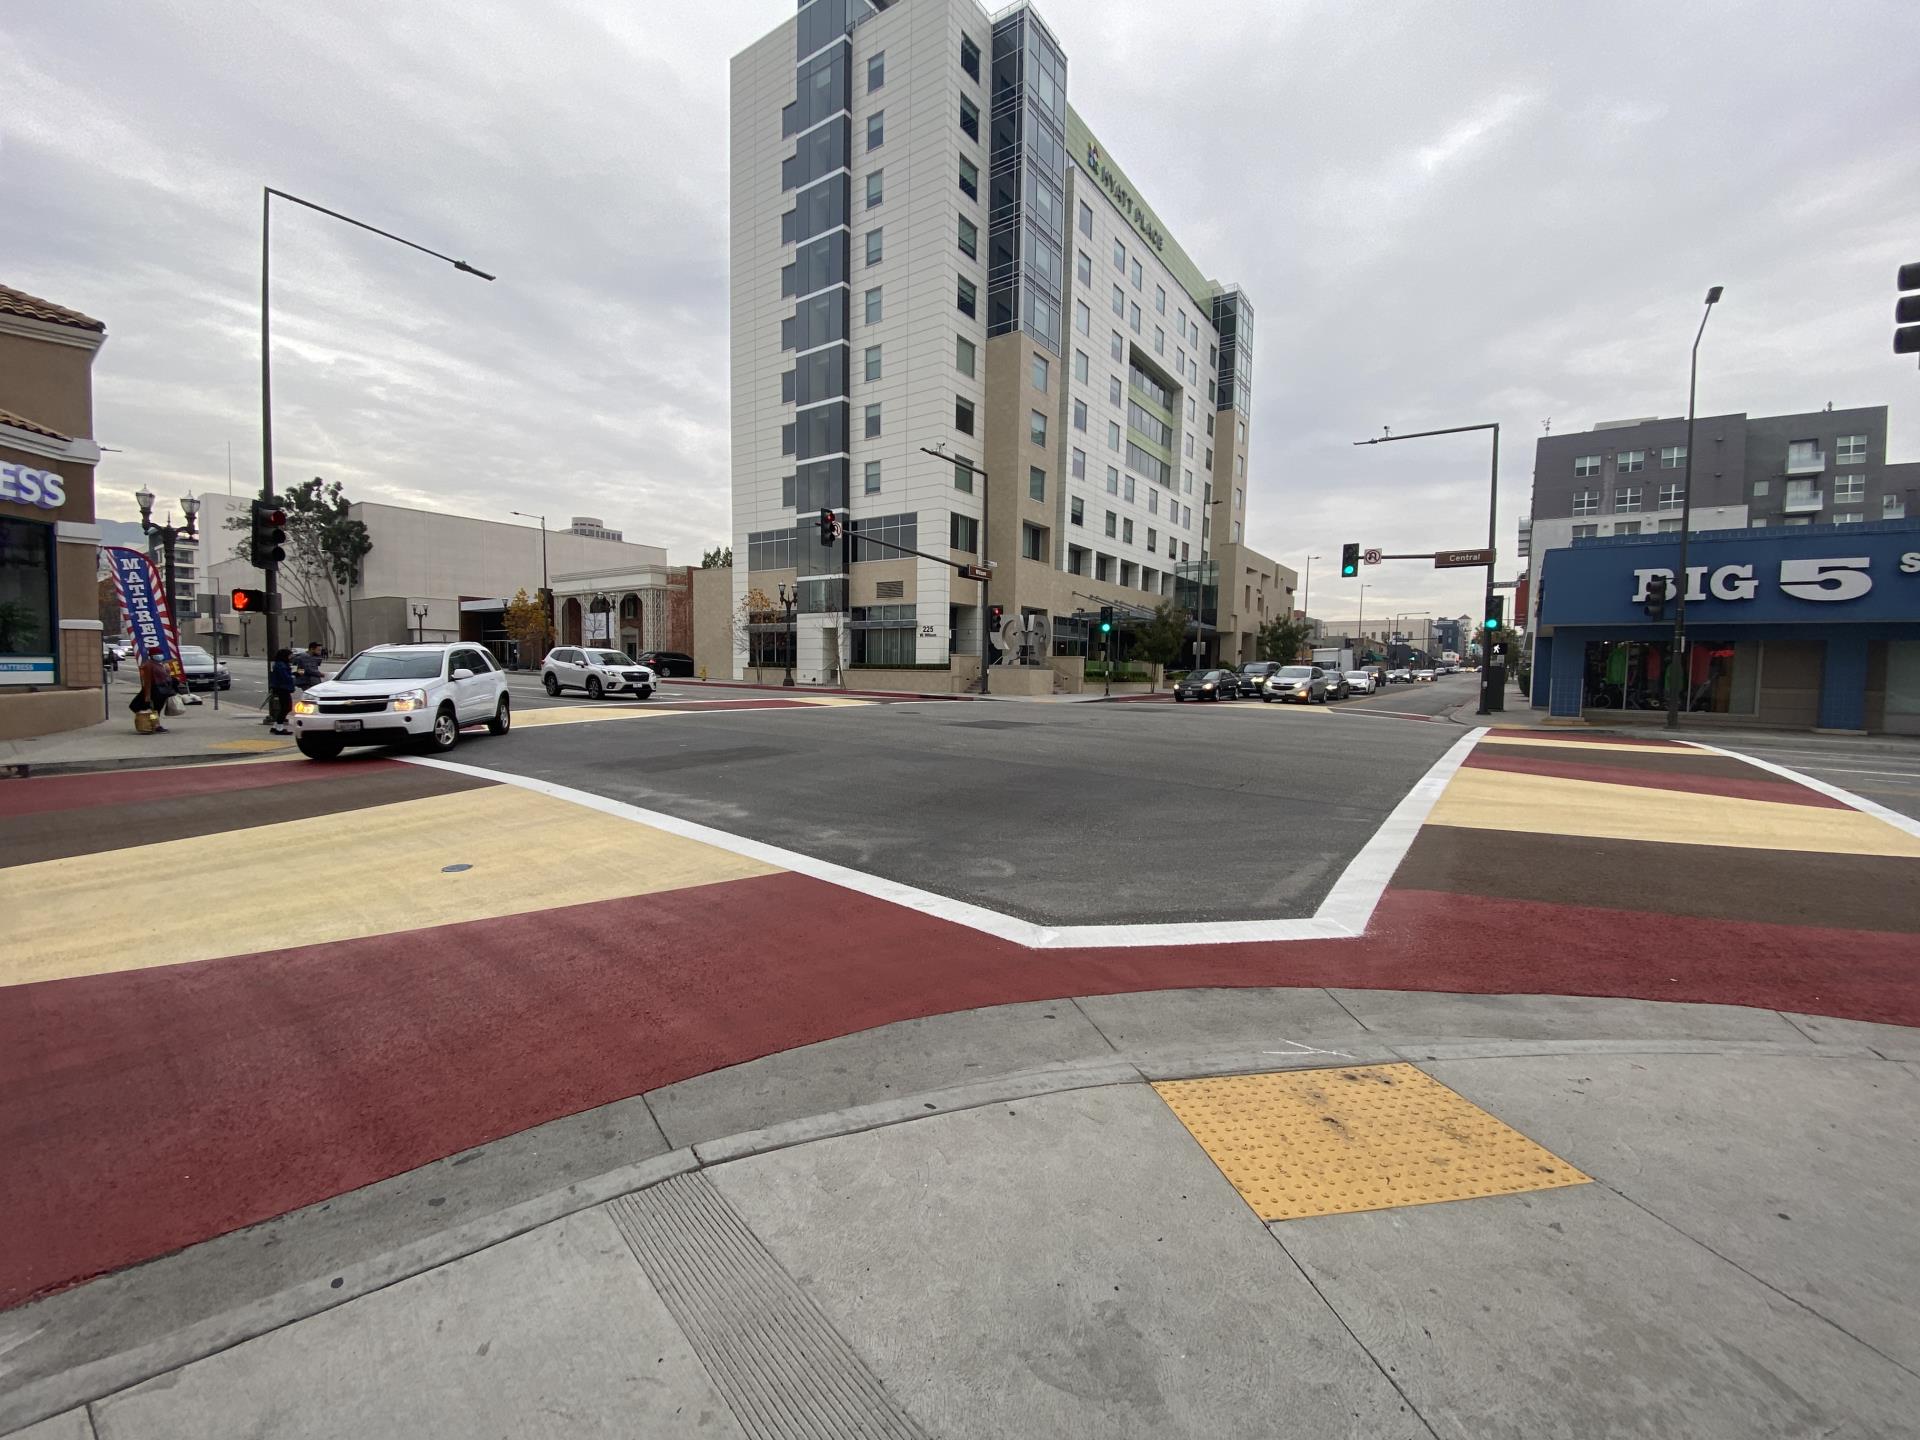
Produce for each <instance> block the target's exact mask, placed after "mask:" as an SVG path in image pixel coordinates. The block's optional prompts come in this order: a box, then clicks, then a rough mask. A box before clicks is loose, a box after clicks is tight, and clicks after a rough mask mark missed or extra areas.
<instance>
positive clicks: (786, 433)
mask: <svg viewBox="0 0 1920 1440" xmlns="http://www.w3.org/2000/svg"><path fill="white" fill-rule="evenodd" d="M793 432H794V427H793V426H791V425H782V426H781V427H780V453H781V454H782V455H791V454H793Z"/></svg>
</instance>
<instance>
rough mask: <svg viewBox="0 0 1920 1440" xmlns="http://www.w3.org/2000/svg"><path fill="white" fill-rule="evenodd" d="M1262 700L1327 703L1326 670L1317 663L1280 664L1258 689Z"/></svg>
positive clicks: (1314, 703) (1305, 703)
mask: <svg viewBox="0 0 1920 1440" xmlns="http://www.w3.org/2000/svg"><path fill="white" fill-rule="evenodd" d="M1260 698H1261V699H1262V700H1268V701H1271V700H1278V701H1280V702H1281V703H1282V704H1292V703H1293V702H1294V701H1295V700H1298V701H1300V702H1301V703H1302V704H1304V705H1324V704H1326V703H1327V672H1326V671H1325V670H1322V669H1321V668H1320V667H1319V666H1318V665H1282V666H1281V667H1280V669H1279V670H1278V671H1276V672H1275V673H1274V674H1273V675H1272V676H1270V677H1269V678H1268V680H1267V683H1266V685H1265V686H1264V687H1263V688H1262V689H1261V691H1260Z"/></svg>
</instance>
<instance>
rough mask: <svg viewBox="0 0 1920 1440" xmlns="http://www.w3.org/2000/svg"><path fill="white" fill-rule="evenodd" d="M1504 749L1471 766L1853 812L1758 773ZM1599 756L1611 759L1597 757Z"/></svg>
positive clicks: (1487, 752)
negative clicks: (1691, 770)
mask: <svg viewBox="0 0 1920 1440" xmlns="http://www.w3.org/2000/svg"><path fill="white" fill-rule="evenodd" d="M1502 748H1504V747H1501V746H1494V747H1492V748H1490V749H1475V750H1474V751H1473V752H1472V753H1471V754H1470V755H1468V756H1467V758H1466V761H1465V764H1467V765H1468V766H1471V767H1472V768H1473V769H1475V770H1505V771H1509V772H1511V773H1514V774H1520V775H1552V776H1555V777H1557V778H1559V779H1562V780H1591V781H1593V782H1594V783H1595V784H1599V785H1637V786H1640V787H1641V788H1642V789H1647V790H1679V791H1684V792H1686V793H1688V794H1692V795H1725V796H1729V797H1731V798H1732V799H1736V800H1771V801H1774V802H1776V803H1779V804H1783V805H1811V806H1813V807H1814V808H1816V809H1821V810H1848V809H1851V808H1852V807H1851V806H1849V805H1848V804H1847V803H1846V802H1845V801H1843V800H1835V799H1834V798H1833V797H1832V796H1830V795H1822V794H1821V793H1820V792H1819V791H1818V790H1809V789H1808V788H1807V787H1806V786H1804V785H1802V784H1800V782H1799V781H1797V780H1785V779H1781V778H1779V777H1777V776H1773V775H1769V774H1767V773H1766V772H1764V771H1762V770H1758V769H1755V770H1754V771H1753V775H1752V778H1751V779H1748V778H1745V777H1739V776H1733V775H1690V774H1687V773H1686V772H1685V771H1681V770H1668V769H1658V770H1656V769H1651V768H1649V769H1635V768H1634V767H1633V766H1632V765H1631V764H1628V765H1610V764H1606V763H1603V762H1597V761H1593V760H1585V759H1580V760H1573V759H1568V760H1560V759H1553V760H1548V759H1544V758H1540V757H1537V756H1535V755H1503V754H1501V753H1500V752H1501V750H1502ZM1594 753H1596V754H1605V753H1606V752H1604V751H1596V752H1594Z"/></svg>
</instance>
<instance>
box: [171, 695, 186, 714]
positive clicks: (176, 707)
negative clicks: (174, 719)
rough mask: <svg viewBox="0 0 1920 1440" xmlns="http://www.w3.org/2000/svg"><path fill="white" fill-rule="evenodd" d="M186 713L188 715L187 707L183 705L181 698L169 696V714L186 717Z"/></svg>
mask: <svg viewBox="0 0 1920 1440" xmlns="http://www.w3.org/2000/svg"><path fill="white" fill-rule="evenodd" d="M186 713H187V707H186V706H185V705H184V704H183V703H181V700H180V697H179V696H178V695H169V696H167V714H169V715H184V714H186Z"/></svg>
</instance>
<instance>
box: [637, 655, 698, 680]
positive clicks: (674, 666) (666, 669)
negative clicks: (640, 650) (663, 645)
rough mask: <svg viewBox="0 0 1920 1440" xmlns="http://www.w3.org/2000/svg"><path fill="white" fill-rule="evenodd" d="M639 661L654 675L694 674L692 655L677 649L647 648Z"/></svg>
mask: <svg viewBox="0 0 1920 1440" xmlns="http://www.w3.org/2000/svg"><path fill="white" fill-rule="evenodd" d="M639 663H640V664H642V665H644V666H646V667H647V668H648V669H649V670H651V671H653V673H654V674H656V675H686V676H692V675H693V674H694V664H693V657H692V656H691V655H687V654H684V653H682V652H681V651H679V650H649V651H647V652H646V653H645V654H644V655H642V656H640V659H639Z"/></svg>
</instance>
